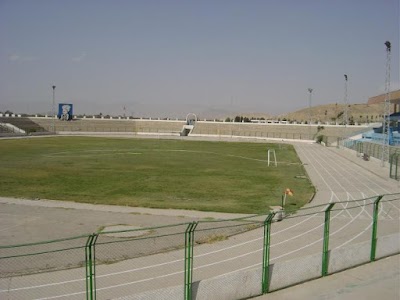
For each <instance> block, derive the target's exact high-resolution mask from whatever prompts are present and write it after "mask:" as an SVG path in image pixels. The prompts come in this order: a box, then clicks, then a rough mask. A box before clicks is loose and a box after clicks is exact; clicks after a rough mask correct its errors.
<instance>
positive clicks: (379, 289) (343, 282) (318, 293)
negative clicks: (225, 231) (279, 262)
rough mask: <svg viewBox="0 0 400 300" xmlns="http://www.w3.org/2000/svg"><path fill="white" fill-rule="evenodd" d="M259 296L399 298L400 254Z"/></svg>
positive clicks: (276, 299) (303, 299)
mask: <svg viewBox="0 0 400 300" xmlns="http://www.w3.org/2000/svg"><path fill="white" fill-rule="evenodd" d="M252 299H257V300H264V299H265V300H267V299H268V300H286V299H287V300H289V299H290V300H306V299H307V300H322V299H323V300H328V299H335V300H354V299H363V300H375V299H382V300H383V299H385V300H398V299H400V255H395V256H391V257H387V258H383V259H381V260H378V261H375V262H373V263H369V264H366V265H362V266H359V267H357V268H353V269H350V270H347V271H343V272H340V273H336V274H333V275H330V276H327V277H324V278H321V279H317V280H313V281H309V282H306V283H303V284H299V285H296V286H293V287H290V288H285V289H283V290H280V291H276V292H273V293H270V294H267V295H264V296H260V297H256V298H252Z"/></svg>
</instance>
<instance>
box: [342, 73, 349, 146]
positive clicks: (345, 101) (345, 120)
mask: <svg viewBox="0 0 400 300" xmlns="http://www.w3.org/2000/svg"><path fill="white" fill-rule="evenodd" d="M347 82H348V77H347V75H346V74H344V111H343V123H344V132H343V139H345V138H346V135H347V124H348V123H349V117H348V107H349V101H348V99H347Z"/></svg>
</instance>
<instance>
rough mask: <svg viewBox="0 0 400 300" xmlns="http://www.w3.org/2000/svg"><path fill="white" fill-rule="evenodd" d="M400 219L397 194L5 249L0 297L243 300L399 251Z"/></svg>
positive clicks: (1, 259)
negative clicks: (229, 299) (228, 299)
mask: <svg viewBox="0 0 400 300" xmlns="http://www.w3.org/2000/svg"><path fill="white" fill-rule="evenodd" d="M399 218H400V193H398V194H386V195H379V196H375V197H371V198H365V199H359V200H351V201H341V202H331V203H328V204H324V205H318V206H309V207H304V208H302V209H299V210H297V211H290V210H285V211H278V212H277V213H276V212H271V213H269V214H264V215H252V216H247V217H243V218H237V219H230V220H203V221H196V222H190V223H180V224H172V225H166V226H159V227H151V228H138V229H132V230H119V231H106V232H104V231H100V232H96V233H93V234H89V235H81V236H76V237H70V238H64V239H57V240H51V241H43V242H38V243H29V244H20V245H6V246H0V298H3V299H6V298H7V299H42V298H43V299H63V298H68V299H82V298H85V297H86V299H111V298H115V297H116V295H118V296H119V297H122V296H123V297H125V298H124V299H193V298H194V295H195V294H196V295H197V296H199V295H203V297H206V296H204V293H206V294H207V293H209V294H210V293H211V294H213V295H217V296H215V297H218V295H219V294H221V293H229V290H235V289H238V288H240V292H239V294H238V295H239V296H237V297H238V298H246V297H250V296H255V295H260V294H265V293H268V292H271V291H274V290H277V289H281V288H284V287H287V286H290V285H293V284H295V283H300V282H302V281H305V280H311V279H314V278H318V277H321V276H326V275H328V274H332V273H335V272H338V271H340V270H344V269H346V268H349V267H353V266H355V265H359V264H362V263H367V262H370V261H374V260H376V259H378V258H381V257H384V256H388V255H393V254H396V253H399V252H400V248H399V247H400V243H398V242H396V241H398V240H395V242H394V243H393V242H391V243H390V245H391V246H389V247H388V246H387V244H386V242H385V240H386V239H393V236H394V239H396V238H398V237H399V236H400V234H399ZM279 220H282V221H280V222H274V221H279ZM282 232H287V233H288V234H289V233H290V234H292V236H290V237H285V234H282ZM289 241H290V243H289ZM396 243H397V246H396ZM393 245H395V246H393ZM139 272H143V274H141V273H140V274H139ZM163 272H166V273H163ZM117 276H121V277H117ZM118 278H119V279H118ZM243 278H246V280H247V281H248V282H247V281H246V282H247V283H248V285H249V286H247V285H246V287H245V286H241V285H240V282H242V281H243ZM167 279H168V280H167ZM211 294H210V295H211ZM215 297H214V298H215Z"/></svg>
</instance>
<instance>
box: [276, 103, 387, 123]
mask: <svg viewBox="0 0 400 300" xmlns="http://www.w3.org/2000/svg"><path fill="white" fill-rule="evenodd" d="M344 109H345V105H344V104H337V103H336V104H326V105H319V106H313V107H312V108H311V115H312V120H313V122H316V121H320V122H338V123H341V122H343V115H344ZM309 112H310V109H309V108H304V109H301V110H298V111H295V112H291V113H287V114H283V115H280V116H278V117H277V118H280V119H281V120H282V119H287V120H296V121H298V122H301V121H308V119H309ZM347 114H348V118H349V121H353V122H357V123H367V122H370V123H373V122H381V121H382V117H383V104H382V103H380V104H350V105H349V106H348V110H347Z"/></svg>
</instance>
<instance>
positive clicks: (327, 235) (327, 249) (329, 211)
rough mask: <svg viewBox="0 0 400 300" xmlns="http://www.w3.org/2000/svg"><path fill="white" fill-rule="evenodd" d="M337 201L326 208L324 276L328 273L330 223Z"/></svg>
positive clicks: (323, 254) (323, 255) (323, 251)
mask: <svg viewBox="0 0 400 300" xmlns="http://www.w3.org/2000/svg"><path fill="white" fill-rule="evenodd" d="M334 205H335V203H330V204H329V205H328V206H327V208H326V209H325V221H324V241H323V250H322V276H326V275H328V263H329V223H330V216H331V209H332V207H333V206H334Z"/></svg>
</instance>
